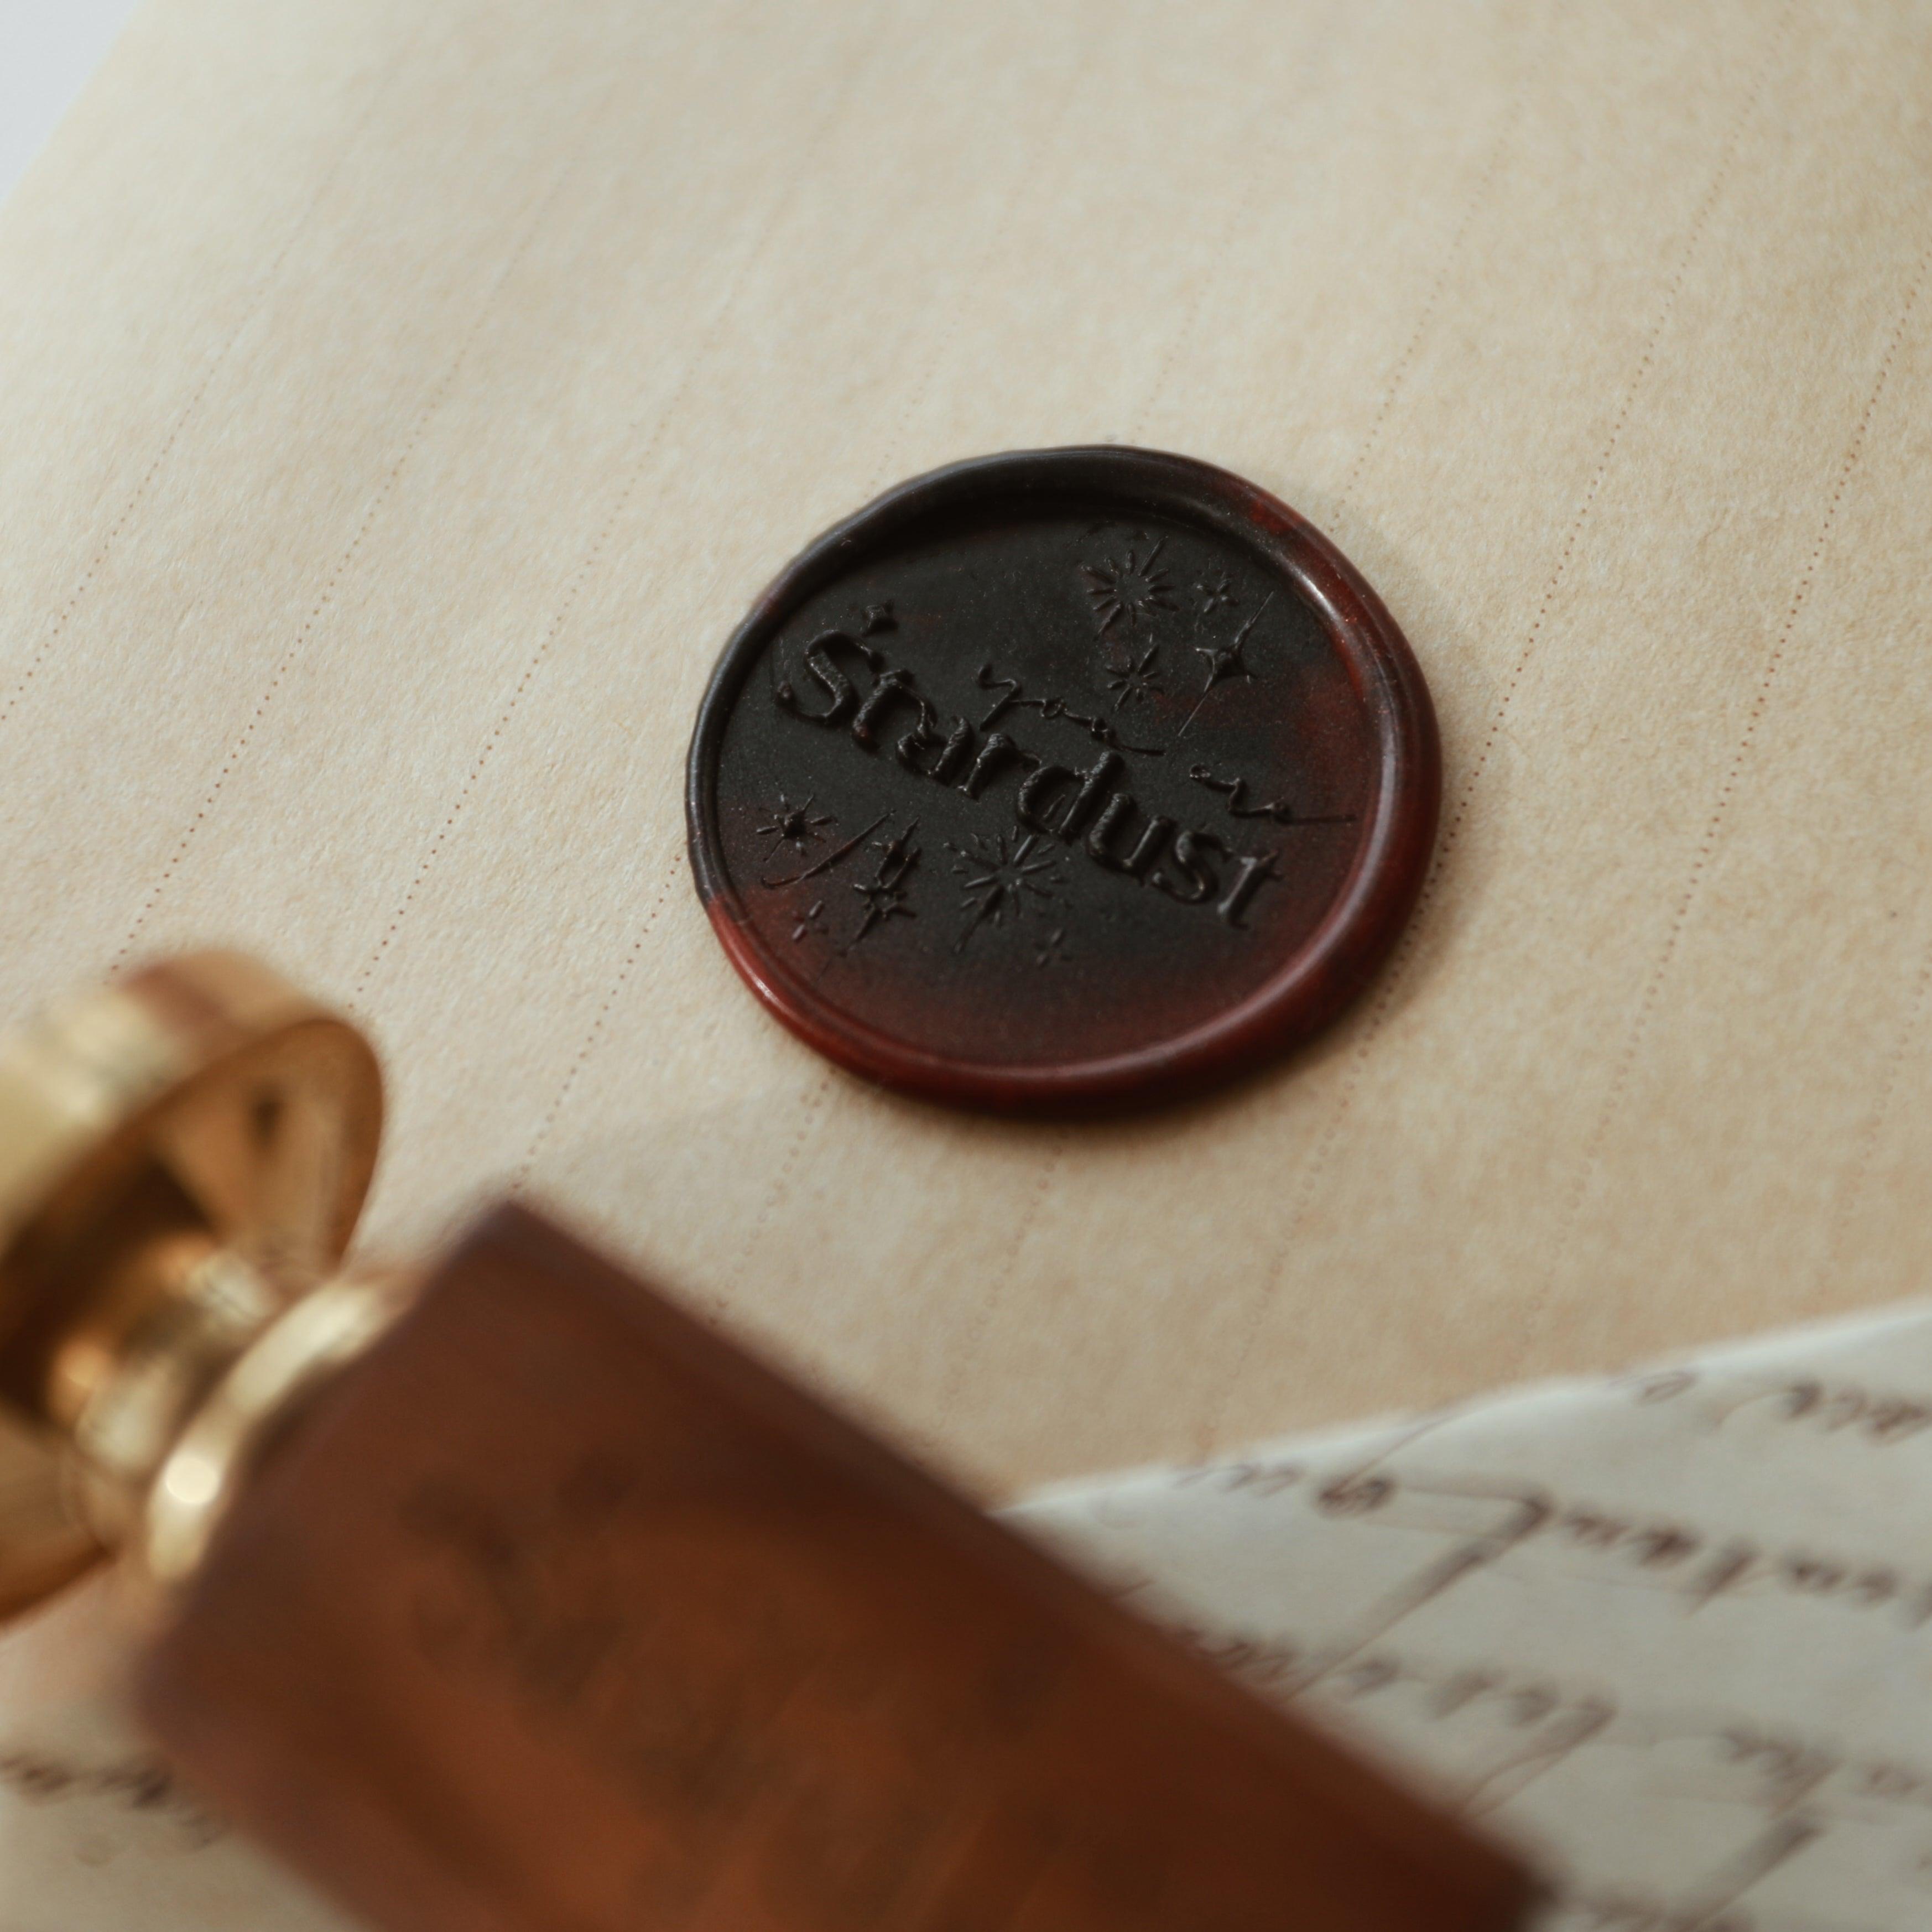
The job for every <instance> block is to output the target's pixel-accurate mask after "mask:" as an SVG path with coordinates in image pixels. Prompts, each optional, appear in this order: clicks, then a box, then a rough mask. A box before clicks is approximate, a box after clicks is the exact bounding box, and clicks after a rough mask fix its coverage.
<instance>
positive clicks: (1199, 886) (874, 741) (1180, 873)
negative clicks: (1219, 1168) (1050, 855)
mask: <svg viewBox="0 0 1932 1932" xmlns="http://www.w3.org/2000/svg"><path fill="white" fill-rule="evenodd" d="M887 621H888V622H889V620H887ZM835 654H844V655H849V656H850V657H852V658H856V659H857V660H859V662H861V663H862V664H863V665H864V666H865V668H866V669H867V670H868V671H869V672H870V673H871V676H872V684H871V689H870V690H869V691H866V692H865V694H864V695H863V696H861V695H860V694H859V690H858V688H857V686H856V685H854V684H853V681H852V679H850V677H848V676H847V675H846V674H845V673H844V671H843V670H841V669H840V667H839V665H838V659H837V655H835ZM799 655H800V658H801V661H802V664H803V665H804V667H805V672H806V673H807V674H808V676H810V677H811V680H812V682H814V684H815V685H817V687H818V688H819V690H820V692H821V693H822V694H823V697H824V700H825V704H824V708H823V709H822V710H809V709H807V708H806V706H805V702H804V701H803V700H801V699H800V697H799V694H798V692H797V691H796V688H794V686H793V684H792V682H791V680H790V678H788V677H787V678H782V679H780V681H779V682H778V683H776V684H775V685H774V686H773V687H772V697H773V698H774V699H775V700H776V702H777V704H778V709H780V710H781V711H784V712H788V713H789V714H790V715H791V716H793V717H794V718H799V719H802V721H804V722H805V723H806V724H816V725H819V726H820V727H823V728H825V729H826V730H838V729H839V728H840V727H844V726H847V725H848V724H849V728H850V733H851V736H852V739H853V742H854V743H855V744H856V745H859V746H860V747H861V748H863V749H864V750H865V751H869V752H873V753H875V754H876V753H877V751H878V749H879V747H880V741H881V739H882V738H884V737H886V736H889V732H888V731H887V730H886V725H887V721H889V720H890V721H892V723H893V724H895V725H897V724H904V722H906V721H907V718H910V721H911V729H910V730H907V731H905V732H904V733H902V734H901V736H899V737H898V739H897V741H896V742H894V743H893V745H892V755H893V757H895V758H896V759H897V760H898V762H899V763H900V764H901V765H903V766H904V767H905V769H907V771H908V772H911V773H912V774H913V775H914V776H915V777H917V778H929V779H930V780H931V781H932V782H933V783H934V784H943V785H950V786H951V787H953V789H954V790H956V791H960V792H963V793H965V795H966V796H967V797H968V798H971V799H978V798H980V797H981V796H983V794H984V793H985V792H986V789H987V787H989V785H990V784H992V781H993V780H994V779H995V778H996V777H998V776H999V775H1001V774H1002V773H1011V772H1023V773H1024V774H1025V775H1024V776H1023V777H1022V778H1021V780H1020V782H1019V790H1018V791H1017V792H1016V794H1015V796H1014V799H1013V810H1014V812H1015V814H1016V816H1017V817H1018V818H1019V822H1020V823H1021V824H1022V825H1023V826H1026V827H1027V828H1028V829H1029V830H1031V831H1034V832H1044V833H1046V834H1048V835H1049V836H1052V837H1054V838H1060V839H1062V840H1064V841H1066V843H1067V844H1070V845H1071V844H1079V846H1080V847H1081V849H1082V850H1084V851H1085V853H1086V855H1087V856H1088V858H1089V859H1091V860H1092V861H1093V862H1094V864H1095V865H1100V866H1103V867H1104V868H1106V870H1107V871H1110V872H1117V873H1118V874H1121V876H1122V877H1126V878H1130V879H1132V880H1134V881H1135V882H1136V883H1138V884H1142V885H1149V886H1154V888H1155V889H1157V891H1160V892H1165V893H1166V895H1168V897H1169V898H1172V899H1175V900H1178V901H1179V902H1180V903H1181V904H1183V905H1206V904H1209V903H1210V902H1212V904H1214V910H1215V911H1216V912H1217V913H1218V914H1219V915H1220V917H1221V918H1222V919H1224V920H1225V921H1226V922H1227V923H1228V924H1229V926H1235V927H1238V928H1243V929H1245V926H1246V924H1247V921H1246V918H1245V914H1246V913H1247V908H1248V907H1249V905H1250V904H1251V903H1252V902H1253V899H1254V897H1255V895H1256V893H1257V892H1259V891H1260V890H1261V889H1262V886H1265V885H1266V884H1268V883H1269V882H1270V881H1271V880H1273V879H1274V878H1275V877H1277V876H1278V874H1277V871H1276V868H1275V860H1276V856H1277V855H1276V854H1275V853H1273V852H1264V853H1238V852H1235V851H1234V850H1232V848H1231V847H1229V846H1228V845H1227V844H1225V843H1224V842H1223V841H1222V840H1221V839H1220V838H1218V837H1217V836H1216V835H1215V834H1214V833H1213V832H1205V831H1202V830H1200V829H1198V828H1196V827H1193V826H1183V825H1181V823H1180V822H1179V821H1178V820H1175V819H1172V818H1169V817H1164V816H1162V815H1159V814H1156V815H1154V816H1153V817H1148V816H1147V814H1145V813H1143V812H1142V811H1141V810H1140V808H1139V807H1138V806H1137V805H1136V803H1135V802H1134V799H1133V793H1131V792H1130V791H1127V790H1122V789H1116V788H1115V779H1116V778H1118V776H1119V775H1120V774H1121V772H1122V770H1123V769H1124V763H1123V760H1122V759H1121V756H1120V754H1119V753H1118V751H1115V750H1113V749H1112V747H1111V746H1109V745H1105V744H1103V745H1102V748H1101V750H1100V754H1099V756H1098V757H1096V758H1095V759H1094V762H1093V763H1091V764H1090V765H1088V766H1085V767H1084V768H1079V769H1076V768H1075V767H1073V766H1068V765H1056V764H1051V763H1048V762H1047V761H1046V760H1045V759H1043V758H1042V757H1039V756H1038V755H1037V754H1035V753H1034V752H1032V751H1028V750H1026V749H1025V748H1024V747H1023V746H1022V745H1020V744H1019V743H1018V742H1016V740H1015V739H1013V736H1011V735H1010V733H1007V732H1005V731H1002V730H992V729H989V728H988V727H989V726H990V725H991V724H992V720H993V719H994V718H997V717H998V715H999V713H1000V711H1001V709H1002V708H1003V705H1004V703H1005V702H1007V701H1010V700H1003V701H1002V703H1001V704H995V706H994V707H993V709H992V712H991V713H990V714H989V717H988V718H987V719H986V721H985V723H984V724H982V726H981V727H980V730H975V729H974V726H973V725H972V724H971V722H970V721H968V719H966V718H954V719H953V721H952V723H951V724H950V725H949V726H947V727H946V728H945V729H944V730H941V725H940V714H939V712H937V711H936V710H935V709H934V708H933V706H932V704H931V703H929V701H928V700H927V699H926V697H925V696H924V695H923V694H922V693H921V691H919V688H918V685H917V683H916V680H915V679H914V678H913V673H911V672H910V670H906V669H905V668H904V667H902V666H898V665H894V664H890V663H889V662H888V661H887V659H886V654H885V652H883V651H882V650H881V649H880V648H879V647H878V646H877V645H876V644H873V643H867V642H866V641H865V640H864V639H863V638H861V637H854V636H853V634H851V633H850V631H840V630H828V631H820V633H819V634H818V635H817V637H814V638H813V639H812V640H811V642H810V643H808V644H806V645H805V646H804V648H803V649H802V652H800V654H799ZM1043 715H1046V714H1043ZM1053 715H1061V716H1066V717H1067V718H1070V721H1076V722H1079V723H1080V724H1084V725H1085V726H1086V727H1087V728H1088V730H1090V731H1091V732H1094V733H1096V734H1097V733H1100V732H1106V733H1108V734H1109V736H1111V735H1112V732H1111V727H1108V726H1106V725H1105V724H1097V722H1096V721H1092V720H1088V719H1076V718H1073V714H1071V713H1069V712H1066V711H1065V709H1064V706H1063V707H1061V709H1060V710H1059V711H1058V712H1056V713H1055V714H1053ZM982 732H983V733H984V735H983V736H982V735H981V733H982ZM1137 818H1145V823H1144V824H1142V826H1141V827H1140V829H1139V831H1138V832H1136V831H1135V829H1134V824H1135V821H1136V819H1137ZM1083 834H1084V835H1085V836H1084V837H1083V836H1082V835H1083ZM1224 862H1226V863H1224Z"/></svg>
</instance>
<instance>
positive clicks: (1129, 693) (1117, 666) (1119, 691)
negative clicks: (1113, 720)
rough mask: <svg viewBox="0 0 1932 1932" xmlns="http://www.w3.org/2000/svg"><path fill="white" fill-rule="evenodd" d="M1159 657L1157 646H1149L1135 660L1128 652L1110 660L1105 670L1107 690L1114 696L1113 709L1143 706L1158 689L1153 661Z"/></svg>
mask: <svg viewBox="0 0 1932 1932" xmlns="http://www.w3.org/2000/svg"><path fill="white" fill-rule="evenodd" d="M1159 655H1160V645H1158V644H1150V645H1148V647H1147V649H1145V650H1144V651H1143V652H1142V653H1141V654H1140V655H1139V657H1138V658H1136V656H1135V655H1133V652H1131V651H1130V652H1127V653H1125V654H1124V655H1123V656H1121V657H1120V658H1114V659H1110V660H1109V663H1108V664H1107V667H1106V677H1107V688H1108V689H1109V691H1112V693H1113V694H1114V709H1115V710H1116V711H1118V710H1119V709H1121V706H1124V705H1127V704H1137V703H1145V702H1146V700H1148V698H1149V697H1151V696H1152V695H1153V694H1154V693H1155V692H1156V691H1158V690H1160V667H1158V666H1157V664H1155V662H1154V659H1155V658H1157V657H1158V656H1159Z"/></svg>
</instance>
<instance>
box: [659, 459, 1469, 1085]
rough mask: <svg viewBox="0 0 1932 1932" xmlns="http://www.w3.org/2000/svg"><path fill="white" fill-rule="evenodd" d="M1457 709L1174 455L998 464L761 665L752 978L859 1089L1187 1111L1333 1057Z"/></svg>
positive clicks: (731, 820)
mask: <svg viewBox="0 0 1932 1932" xmlns="http://www.w3.org/2000/svg"><path fill="white" fill-rule="evenodd" d="M1440 789H1441V778H1440V765H1439V757H1438V752H1437V747H1436V727H1435V721H1434V715H1433V712H1432V710H1431V709H1430V702H1429V695H1428V692H1427V688H1426V687H1425V685H1424V682H1423V679H1422V675H1421V671H1420V670H1419V669H1418V667H1417V665H1416V663H1415V659H1414V658H1413V657H1412V655H1411V654H1410V652H1409V647H1408V646H1407V644H1406V643H1405V642H1404V641H1403V637H1402V634H1401V633H1400V631H1398V630H1397V628H1396V625H1395V624H1394V621H1393V619H1391V617H1390V616H1389V614H1388V612H1387V611H1386V610H1385V609H1384V608H1383V607H1382V603H1381V601H1380V600H1379V598H1377V597H1376V595H1375V593H1374V592H1373V590H1371V589H1370V587H1369V586H1368V585H1367V583H1365V582H1364V580H1363V579H1362V577H1361V575H1360V574H1359V573H1358V572H1357V571H1355V568H1353V567H1352V565H1350V564H1349V562H1348V561H1347V559H1346V558H1344V557H1343V556H1342V555H1341V554H1340V553H1339V552H1338V551H1337V550H1336V549H1335V548H1334V546H1333V545H1332V544H1330V543H1329V542H1328V541H1327V540H1326V539H1325V538H1323V537H1322V535H1320V534H1319V532H1317V531H1316V530H1315V529H1313V528H1312V527H1311V526H1310V525H1309V524H1308V523H1306V522H1305V521H1304V520H1303V519H1302V518H1301V517H1298V516H1297V515H1296V514H1295V512H1294V511H1292V510H1290V509H1289V508H1288V507H1287V506H1286V505H1285V504H1283V503H1281V502H1277V500H1276V499H1274V497H1272V496H1269V495H1268V494H1267V493H1265V492H1264V491H1262V490H1259V489H1256V487H1253V485H1252V484H1248V483H1245V482H1244V481H1241V479H1240V478H1238V477H1235V476H1233V475H1229V473H1228V472H1226V471H1225V470H1221V469H1214V468H1212V467H1211V466H1209V465H1208V464H1206V463H1198V462H1195V461H1193V460H1190V459H1188V458H1184V457H1178V456H1171V455H1162V454H1160V453H1158V452H1154V451H1150V450H1139V449H1113V448H1104V449H1055V450H1042V451H1035V452H1023V453H1019V454H1015V455H1004V456H995V457H988V458H981V459H979V460H975V461H972V462H968V463H958V464H956V465H954V466H952V467H950V468H949V469H941V470H938V471H936V472H934V473H933V474H932V475H928V476H922V477H919V478H915V479H914V480H913V481H910V482H908V483H905V484H901V485H900V486H899V487H898V488H896V489H895V490H891V491H889V493H887V494H886V495H885V496H882V497H880V499H878V501H877V502H874V503H873V504H871V505H869V506H868V508H865V509H863V510H861V511H859V513H858V514H856V516H854V517H851V518H850V520H848V521H847V522H845V523H841V524H840V525H839V526H838V527H837V528H836V529H832V530H831V531H829V532H827V533H826V535H824V536H823V537H821V538H820V539H819V540H818V541H817V542H816V543H814V544H812V546H811V547H810V548H809V549H808V550H806V551H805V553H804V554H803V555H802V556H799V558H798V559H796V561H795V562H793V563H792V564H791V565H790V566H789V567H788V568H787V569H786V570H785V571H784V573H783V574H782V575H781V576H780V577H779V578H778V580H777V582H776V583H774V584H773V585H772V587H771V588H770V589H769V590H768V591H767V592H766V593H765V595H763V597H762V598H760V600H759V601H758V603H757V606H756V607H755V608H754V610H752V612H751V615H750V616H748V617H747V618H746V619H745V622H744V623H743V624H742V625H741V626H740V627H739V630H738V631H737V633H736V635H735V636H734V637H733V638H732V639H731V640H730V643H729V644H727V646H726V647H725V650H724V655H723V657H722V658H721V659H720V661H719V662H718V667H717V670H716V671H715V673H714V674H713V676H712V681H711V685H710V688H709V691H707V693H706V697H705V699H704V703H703V707H702V709H701V710H700V713H699V716H698V721H697V732H696V734H695V736H694V739H693V740H692V744H691V767H690V778H689V792H688V808H689V813H690V829H691V856H692V860H693V865H694V871H695V874H696V877H697V885H698V889H699V891H700V893H701V895H703V899H704V902H705V904H706V907H707V909H708V910H709V913H710V915H711V919H712V923H713V925H714V926H715V928H716V929H717V932H718V937H719V938H720V939H721V941H723V943H724V948H725V950H726V951H727V953H729V955H730V958H731V960H732V962H733V965H736V968H738V970H739V972H740V973H741V974H743V976H744V977H745V980H746V981H747V982H748V983H749V984H750V986H751V988H752V989H753V990H754V992H756V993H757V995H758V997H759V998H760V999H761V1000H762V1001H764V1003H765V1004H766V1006H768V1007H769V1008H770V1009H771V1010H772V1012H773V1013H775V1015H776V1016H778V1019H781V1020H782V1021H783V1022H784V1024H785V1025H787V1026H788V1027H790V1028H791V1029H792V1030H793V1031H794V1032H795V1033H796V1034H799V1036H800V1037H802V1038H803V1039H804V1040H806V1041H808V1043H810V1044H811V1045H812V1046H814V1047H816V1048H817V1049H819V1050H820V1052H823V1053H825V1054H826V1055H829V1056H830V1057H831V1058H833V1059H834V1060H836V1061H840V1062H841V1063H842V1064H844V1065H845V1066H847V1067H850V1068H851V1069H852V1070H854V1071H855V1072H856V1073H861V1074H863V1075H865V1076H868V1077H869V1078H871V1079H875V1080H878V1081H881V1082H885V1083H886V1084H887V1085H890V1086H893V1087H897V1088H901V1089H904V1090H905V1091H909V1092H912V1093H916V1094H922V1095H924V1096H926V1097H929V1098H931V1099H934V1100H942V1101H948V1102H952V1103H957V1104H960V1105H965V1106H980V1107H990V1108H995V1109H1007V1110H1010V1111H1015V1112H1033V1111H1040V1110H1052V1109H1058V1110H1061V1111H1079V1110H1089V1109H1103V1108H1110V1107H1122V1106H1136V1105H1140V1104H1144V1103H1151V1102H1153V1101H1156V1100H1165V1099H1168V1098H1171V1097H1174V1096H1175V1095H1177V1094H1181V1093H1183V1092H1186V1091H1192V1090H1196V1089H1199V1088H1202V1087H1204V1086H1207V1085H1211V1084H1212V1083H1214V1082H1217V1081H1220V1080H1223V1079H1227V1078H1229V1077H1231V1076H1234V1075H1236V1074H1238V1073H1241V1072H1242V1071H1244V1070H1247V1069H1249V1068H1251V1067H1255V1066H1256V1065H1257V1064H1259V1062H1260V1061H1262V1059H1263V1058H1265V1056H1268V1055H1271V1054H1274V1053H1277V1052H1280V1051H1282V1050H1283V1049H1286V1048H1287V1047H1289V1046H1292V1045H1294V1044H1295V1043H1297V1042H1298V1041H1301V1040H1305V1039H1307V1037H1309V1036H1310V1034H1313V1033H1314V1032H1316V1031H1317V1030H1318V1029H1319V1028H1322V1027H1323V1026H1325V1025H1327V1024H1328V1022H1330V1021H1331V1020H1332V1019H1334V1017H1335V1016H1336V1015H1337V1013H1340V1011H1341V1010H1342V1009H1343V1007H1345V1006H1346V1005H1347V1004H1348V1003H1349V1001H1350V1000H1351V999H1352V998H1353V997H1354V996H1355V995H1356V994H1357V993H1358V992H1360V991H1361V988H1362V986H1364V983H1365V982H1366V981H1367V979H1368V977H1370V974H1373V971H1374V970H1375V968H1376V966H1377V965H1378V964H1379V962H1381V960H1382V959H1383V957H1384V956H1385V955H1386V953H1388V950H1389V948H1390V947H1391V945H1392V944H1393V943H1394V940H1395V938H1396V936H1397V933H1398V932H1400V929H1401V927H1402V924H1403V920H1404V919H1406V916H1408V913H1409V910H1410V908H1411V907H1412V904H1414V902H1415V895H1416V893H1417V891H1418V888H1419V886H1420V885H1421V879H1422V874H1423V869H1424V866H1425V865H1426V864H1427V860H1428V856H1429V852H1430V844H1431V841H1432V840H1433V837H1434V833H1435V827H1436V809H1437V805H1438V801H1439V793H1440Z"/></svg>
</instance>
